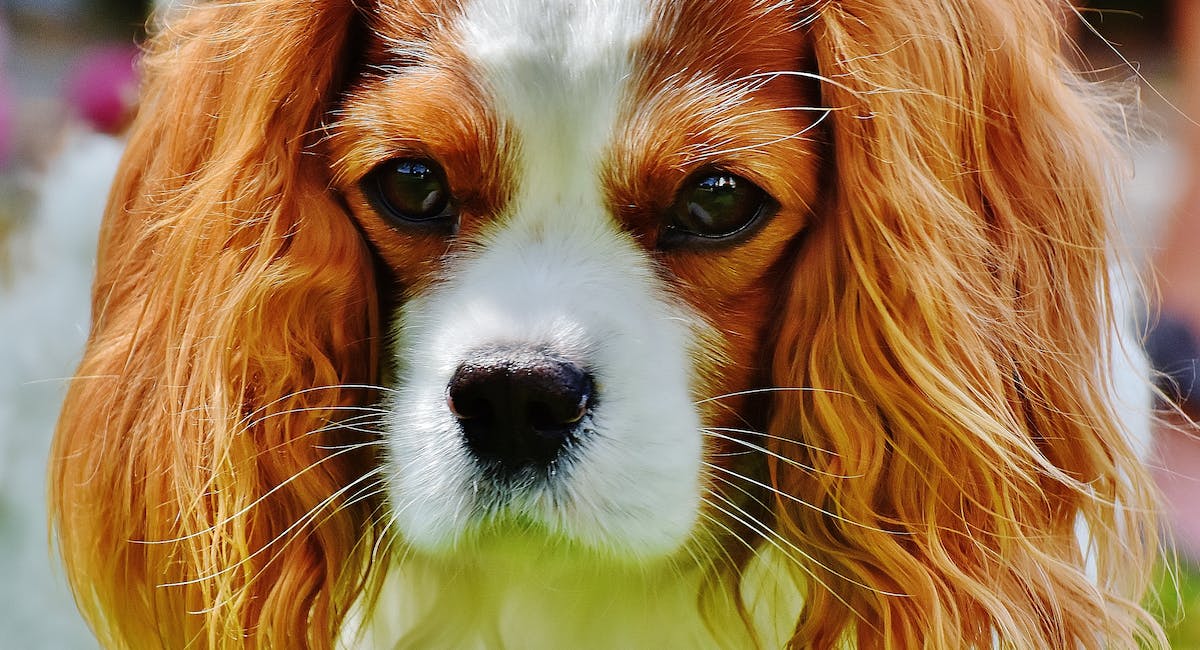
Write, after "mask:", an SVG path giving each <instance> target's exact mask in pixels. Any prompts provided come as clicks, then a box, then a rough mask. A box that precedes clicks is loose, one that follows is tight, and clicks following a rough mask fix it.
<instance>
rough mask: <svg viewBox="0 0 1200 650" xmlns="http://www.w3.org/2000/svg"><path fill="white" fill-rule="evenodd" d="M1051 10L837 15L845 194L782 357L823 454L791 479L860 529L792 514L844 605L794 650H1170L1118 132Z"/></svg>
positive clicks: (937, 7)
mask: <svg viewBox="0 0 1200 650" xmlns="http://www.w3.org/2000/svg"><path fill="white" fill-rule="evenodd" d="M1049 4H1050V3H1047V2H1045V1H1044V0H1003V1H1000V0H996V1H993V0H988V1H986V2H967V1H963V0H960V1H955V2H944V1H934V0H912V1H908V2H891V1H882V0H834V1H831V2H827V3H822V5H821V8H820V9H819V14H818V16H817V19H816V21H815V23H814V25H813V29H814V32H813V34H814V43H815V45H814V47H815V51H816V53H817V58H818V66H819V69H820V73H821V75H822V76H823V78H824V81H823V82H822V93H823V96H824V101H825V105H826V106H829V107H831V108H832V111H833V112H832V115H831V119H832V124H833V126H832V127H831V133H832V141H833V143H832V149H833V158H834V164H835V165H836V172H835V173H834V174H833V175H832V177H833V181H832V182H833V183H835V184H836V188H835V189H834V190H833V192H834V196H833V198H832V204H833V205H832V208H831V209H830V210H828V211H827V212H826V213H824V214H822V215H821V216H820V217H819V219H818V221H820V223H818V224H817V225H815V226H814V231H813V233H812V235H811V239H810V241H809V242H808V243H807V244H806V252H804V253H803V254H802V256H801V258H800V259H798V260H797V261H796V267H795V274H794V279H793V282H792V286H791V292H790V295H789V297H788V298H787V300H788V307H787V314H788V316H787V318H786V319H785V323H784V325H783V331H782V333H781V334H780V337H779V340H778V344H777V348H776V350H775V378H774V380H775V382H776V385H778V386H804V387H810V388H811V390H806V391H805V392H794V393H787V394H785V395H783V396H781V397H780V398H779V399H778V401H777V403H776V409H775V412H774V415H773V423H772V427H773V429H772V430H773V431H774V432H775V433H777V434H779V432H787V433H786V435H787V436H788V437H795V436H800V437H801V439H803V440H804V441H805V442H806V443H807V444H809V445H812V447H813V448H816V449H821V450H823V451H811V452H808V456H807V457H805V458H803V459H802V463H803V464H805V465H809V466H811V467H812V468H814V470H815V471H812V472H796V471H795V470H792V469H790V467H789V466H787V465H784V464H783V463H779V462H774V463H773V467H772V469H771V472H772V480H773V481H774V484H775V487H777V488H778V489H780V490H781V491H783V492H785V493H788V494H793V495H798V496H800V497H802V498H806V499H815V500H817V503H816V505H817V506H819V508H820V509H823V510H826V511H829V512H833V513H836V514H837V515H839V516H840V518H834V517H829V516H826V515H823V514H822V513H821V512H820V511H819V510H818V509H814V508H807V509H806V508H799V507H796V505H795V504H794V503H792V502H789V501H788V500H785V499H782V498H781V499H778V500H777V504H776V511H777V528H778V529H779V530H780V531H781V533H782V534H783V535H785V536H786V537H787V538H789V539H791V540H793V541H794V542H795V543H796V544H797V546H799V547H801V548H804V549H805V550H807V551H810V552H811V554H812V556H813V558H812V559H811V560H810V561H808V562H807V564H808V566H807V567H806V568H807V570H809V571H812V572H813V574H814V575H816V576H818V577H820V578H821V581H823V582H824V583H825V584H827V585H829V588H828V589H825V588H819V585H814V584H812V582H813V581H809V584H810V588H809V589H808V590H807V591H806V594H805V604H804V609H803V611H802V612H801V615H800V618H799V620H798V621H797V623H796V627H795V630H794V637H793V639H792V644H793V645H794V646H795V647H801V648H809V647H842V644H843V643H844V642H846V641H850V642H851V643H850V645H856V647H890V648H915V647H927V648H968V647H972V648H993V647H997V646H996V640H997V638H998V639H1001V640H1002V641H1001V645H1000V647H1013V648H1079V647H1088V648H1093V647H1097V648H1098V647H1103V648H1136V647H1138V639H1139V638H1142V639H1147V640H1149V641H1150V642H1151V643H1161V642H1162V641H1161V632H1160V631H1159V629H1158V627H1157V626H1156V624H1155V623H1154V622H1153V621H1152V620H1150V618H1149V617H1148V616H1147V615H1146V614H1145V613H1144V612H1143V611H1142V610H1141V609H1140V607H1139V603H1138V599H1139V598H1140V597H1141V595H1142V594H1143V593H1144V589H1145V587H1146V580H1147V578H1146V573H1147V567H1148V566H1149V565H1150V564H1151V563H1152V562H1153V558H1154V556H1155V551H1156V541H1155V539H1156V529H1155V527H1154V522H1153V519H1152V516H1151V514H1150V513H1151V511H1152V503H1153V499H1152V492H1153V491H1152V489H1151V488H1150V487H1149V482H1148V479H1147V478H1146V475H1145V473H1144V471H1143V469H1142V468H1141V466H1140V464H1139V463H1138V461H1137V458H1136V456H1135V454H1134V452H1133V451H1132V450H1131V448H1130V445H1129V444H1128V442H1127V441H1126V439H1125V437H1124V435H1123V432H1122V431H1121V427H1120V424H1119V423H1118V422H1117V417H1116V415H1115V414H1114V412H1113V408H1112V406H1111V405H1110V400H1108V399H1106V397H1107V396H1108V395H1109V394H1110V393H1109V387H1108V386H1107V383H1106V382H1107V377H1108V372H1107V370H1108V368H1109V363H1110V360H1109V359H1106V358H1105V355H1106V350H1107V349H1108V346H1107V343H1106V340H1107V338H1106V337H1107V336H1108V335H1109V332H1110V329H1109V328H1110V327H1111V325H1112V322H1113V321H1112V319H1113V314H1112V313H1111V306H1110V304H1109V300H1108V298H1107V262H1108V260H1107V258H1106V256H1107V255H1108V253H1109V250H1110V224H1109V222H1108V215H1107V205H1106V197H1107V196H1108V193H1109V192H1108V189H1107V188H1108V187H1109V182H1110V181H1111V180H1112V178H1111V175H1110V172H1111V170H1110V169H1109V164H1110V162H1111V161H1112V160H1113V159H1114V153H1115V152H1114V149H1113V145H1112V143H1113V139H1112V137H1111V136H1112V133H1111V132H1110V130H1109V128H1108V124H1107V123H1106V119H1105V117H1104V116H1103V115H1102V113H1103V111H1102V110H1100V109H1099V107H1100V106H1103V105H1104V103H1103V102H1100V101H1097V100H1099V98H1098V97H1096V96H1095V94H1094V93H1092V92H1091V91H1089V90H1088V89H1085V88H1083V86H1084V84H1082V83H1081V82H1080V81H1079V80H1078V79H1077V78H1075V77H1074V75H1072V73H1071V72H1069V69H1068V66H1067V65H1066V64H1065V63H1064V61H1063V59H1062V57H1061V56H1060V53H1059V39H1060V36H1061V34H1060V33H1059V31H1058V27H1057V23H1056V21H1054V20H1053V19H1052V16H1051V13H1050V11H1051V9H1050V8H1049ZM781 435H782V434H781ZM775 447H776V448H775V451H776V452H779V453H781V454H784V453H786V454H789V455H791V456H795V455H796V451H795V449H794V446H790V447H789V446H785V445H781V444H776V445H775ZM1077 521H1082V522H1085V523H1086V525H1087V527H1088V529H1090V531H1091V533H1092V535H1093V537H1094V541H1093V545H1092V546H1091V547H1090V548H1085V547H1083V544H1082V543H1081V541H1080V537H1079V536H1077ZM846 522H854V524H857V525H852V524H849V523H846ZM1085 556H1086V557H1087V558H1088V559H1086V560H1085ZM1089 560H1090V561H1091V562H1094V566H1095V572H1096V575H1095V576H1092V577H1089V575H1088V570H1087V569H1086V568H1085V565H1086V564H1087V562H1088V561H1089ZM851 581H853V582H856V583H859V584H853V583H852V582H851ZM860 585H865V586H867V587H869V588H870V589H864V588H863V586H860ZM897 594H899V595H897Z"/></svg>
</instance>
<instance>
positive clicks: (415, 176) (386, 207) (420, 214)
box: [362, 158, 451, 223]
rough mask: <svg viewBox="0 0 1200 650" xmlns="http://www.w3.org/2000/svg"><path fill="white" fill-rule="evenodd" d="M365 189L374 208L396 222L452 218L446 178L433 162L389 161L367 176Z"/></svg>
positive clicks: (401, 159) (406, 159)
mask: <svg viewBox="0 0 1200 650" xmlns="http://www.w3.org/2000/svg"><path fill="white" fill-rule="evenodd" d="M362 189H363V193H365V194H366V196H367V199H368V200H370V201H371V203H372V204H373V205H374V206H375V209H376V210H378V211H380V212H381V213H383V215H384V216H386V217H389V218H391V219H393V220H398V221H406V222H414V223H425V222H431V221H436V220H440V219H443V218H446V217H449V216H451V211H450V209H449V208H450V187H449V185H448V184H447V183H446V175H445V173H444V172H442V168H441V167H440V166H438V164H437V163H435V162H433V161H432V160H427V159H423V158H398V159H395V160H389V161H387V162H385V163H383V164H382V165H379V166H378V167H376V168H375V169H373V170H371V173H369V174H367V176H366V178H364V179H363V183H362Z"/></svg>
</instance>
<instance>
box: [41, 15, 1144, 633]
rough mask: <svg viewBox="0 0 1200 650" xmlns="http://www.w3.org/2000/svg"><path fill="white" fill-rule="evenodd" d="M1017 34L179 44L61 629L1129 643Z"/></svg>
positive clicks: (1075, 219) (1115, 446) (72, 464)
mask: <svg viewBox="0 0 1200 650" xmlns="http://www.w3.org/2000/svg"><path fill="white" fill-rule="evenodd" d="M1052 4H1053V3H1049V2H1046V1H1045V0H986V1H985V0H941V1H938V2H934V1H933V0H911V1H910V2H903V3H900V2H877V1H875V0H817V1H808V2H804V1H796V2H786V1H784V2H774V1H766V0H733V1H730V2H723V3H712V2H701V1H699V0H655V1H649V2H647V1H636V2H635V1H633V0H612V1H610V2H604V3H600V2H573V1H571V0H410V1H405V2H392V1H390V0H379V1H374V2H360V3H354V2H346V1H344V0H312V1H311V2H304V3H297V2H279V1H278V0H247V1H242V2H214V3H204V4H199V5H197V6H195V7H192V8H190V9H187V10H184V11H182V12H181V13H179V15H177V16H175V17H173V18H172V19H171V20H169V21H168V22H167V23H166V25H165V26H164V27H160V28H159V29H158V30H157V31H156V35H155V36H154V37H153V38H152V39H151V40H150V42H149V44H148V45H147V54H146V57H145V59H144V64H143V65H144V74H145V82H144V87H143V90H142V99H141V104H140V107H139V112H138V117H137V119H136V121H135V123H134V125H133V127H132V132H131V134H130V136H129V138H130V139H129V144H128V149H127V151H126V153H125V156H124V159H123V162H122V163H121V167H120V170H119V172H118V175H117V178H116V181H115V184H114V190H113V194H112V195H111V198H110V201H109V205H108V210H107V214H106V217H105V221H104V224H103V226H102V232H101V240H100V246H99V256H98V263H97V265H98V268H97V279H96V282H95V285H94V289H93V298H92V314H93V324H92V326H91V331H90V335H89V339H88V343H87V348H86V351H85V354H84V357H83V361H82V363H81V364H80V367H79V369H78V372H77V377H76V379H75V380H74V381H73V382H72V384H71V386H70V390H69V394H68V396H67V398H66V403H65V406H64V408H63V411H62V414H61V418H60V422H59V426H58V429H57V432H56V437H55V441H54V447H53V450H52V460H51V476H50V483H51V497H50V498H51V504H52V522H53V528H54V532H55V534H56V536H57V540H58V543H59V545H60V549H61V554H62V557H63V559H64V562H65V564H66V567H67V570H68V575H69V579H70V581H71V583H72V585H73V589H74V591H75V594H76V597H77V600H78V602H79V605H80V607H81V609H82V611H83V612H84V614H85V616H86V617H87V618H88V620H89V621H90V623H91V625H92V627H93V629H94V631H95V632H96V634H97V636H98V637H99V639H100V641H101V643H103V644H104V645H105V646H108V647H129V648H150V647H167V648H180V647H238V648H241V647H267V648H280V647H288V648H293V647H295V648H299V647H312V648H332V647H353V646H361V647H406V648H407V647H412V648H472V647H481V648H500V647H510V648H567V647H572V648H577V647H597V648H617V647H622V648H635V647H637V648H640V647H673V648H692V647H696V648H700V647H722V648H743V647H745V648H753V647H783V646H787V647H795V648H827V647H861V648H875V647H879V648H885V647H886V648H906V647H930V648H968V647H971V648H992V647H1014V648H1077V647H1089V648H1091V647H1104V648H1135V647H1139V644H1141V643H1148V644H1151V645H1154V644H1162V643H1163V641H1162V634H1161V631H1160V630H1159V628H1158V627H1157V625H1156V624H1155V622H1154V621H1153V620H1152V618H1151V617H1150V616H1149V615H1148V614H1147V613H1146V612H1145V611H1144V610H1143V609H1142V608H1141V607H1140V606H1139V601H1140V599H1141V597H1142V596H1143V594H1144V591H1145V589H1146V586H1147V582H1148V577H1147V574H1148V567H1149V566H1150V565H1151V564H1152V563H1153V560H1154V558H1155V556H1156V552H1157V549H1156V541H1155V540H1156V524H1155V522H1154V519H1153V515H1152V512H1153V505H1154V504H1153V490H1152V488H1151V487H1150V481H1149V479H1148V478H1147V476H1146V473H1145V471H1144V469H1143V468H1142V465H1141V463H1140V461H1139V457H1138V453H1137V450H1136V449H1135V445H1134V444H1133V441H1132V440H1131V436H1130V435H1129V432H1128V431H1127V430H1126V428H1125V426H1124V425H1123V423H1122V419H1121V417H1120V415H1119V413H1118V411H1119V405H1118V398H1119V396H1118V395H1116V391H1115V389H1114V387H1113V382H1112V380H1111V378H1112V377H1113V376H1114V373H1115V372H1117V371H1116V368H1118V367H1119V366H1120V365H1121V364H1122V363H1123V362H1122V360H1121V359H1120V358H1119V357H1121V356H1122V354H1123V353H1122V352H1121V347H1120V346H1119V345H1117V344H1115V343H1114V338H1113V337H1114V336H1115V335H1114V334H1113V332H1114V326H1113V324H1114V323H1115V322H1116V321H1117V318H1116V316H1115V315H1114V313H1113V308H1112V304H1111V302H1112V301H1111V299H1110V297H1109V296H1110V290H1109V284H1110V283H1109V277H1110V273H1111V263H1110V250H1111V248H1112V241H1113V237H1114V235H1113V228H1112V225H1111V224H1110V223H1109V221H1110V220H1109V217H1108V205H1107V200H1108V198H1107V197H1108V193H1109V192H1108V189H1107V188H1108V187H1109V184H1110V179H1111V174H1112V171H1113V166H1112V161H1113V160H1115V159H1116V157H1117V153H1116V149H1115V146H1114V144H1113V143H1114V141H1115V139H1114V133H1113V130H1112V129H1111V127H1110V125H1111V124H1112V120H1111V113H1112V109H1113V106H1114V104H1113V103H1112V102H1111V101H1110V100H1109V99H1106V98H1105V96H1104V94H1103V93H1102V92H1101V91H1098V90H1097V89H1095V88H1091V87H1089V86H1088V84H1086V83H1084V82H1083V81H1081V80H1080V79H1079V78H1078V77H1077V76H1076V75H1074V74H1073V73H1072V72H1071V71H1070V67H1069V66H1068V64H1067V63H1066V62H1065V60H1064V57H1063V56H1062V55H1061V53H1060V40H1061V36H1062V34H1061V31H1062V30H1061V27H1060V25H1059V23H1058V22H1057V20H1056V16H1057V13H1056V12H1057V11H1058V8H1057V7H1055V6H1052ZM1080 531H1084V534H1080Z"/></svg>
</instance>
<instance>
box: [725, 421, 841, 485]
mask: <svg viewBox="0 0 1200 650" xmlns="http://www.w3.org/2000/svg"><path fill="white" fill-rule="evenodd" d="M703 432H704V434H705V435H708V436H712V437H714V438H720V439H722V440H728V441H729V442H733V443H736V444H739V445H742V446H744V447H749V448H750V449H753V450H755V451H758V452H761V453H764V454H766V455H768V456H770V457H772V458H775V459H778V460H780V461H782V462H784V463H786V464H788V465H791V466H792V467H795V468H797V469H802V470H804V471H807V472H812V473H813V474H817V475H819V476H828V477H829V478H837V479H856V478H862V477H863V475H862V474H856V475H844V474H834V473H832V472H826V471H824V470H820V469H817V468H815V467H811V466H809V465H805V464H804V463H801V462H798V461H795V460H792V459H791V458H788V457H787V456H783V455H781V454H777V453H775V452H773V451H771V450H770V449H767V448H766V447H763V446H762V445H756V444H754V443H753V442H750V441H748V440H740V439H738V438H734V437H733V436H727V435H725V434H723V433H720V432H719V431H714V430H712V429H703Z"/></svg>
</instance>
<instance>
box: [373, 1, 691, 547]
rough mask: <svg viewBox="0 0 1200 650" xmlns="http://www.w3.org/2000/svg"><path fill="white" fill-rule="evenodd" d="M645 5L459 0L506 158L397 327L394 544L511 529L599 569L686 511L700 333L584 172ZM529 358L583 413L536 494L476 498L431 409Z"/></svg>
mask: <svg viewBox="0 0 1200 650" xmlns="http://www.w3.org/2000/svg"><path fill="white" fill-rule="evenodd" d="M644 11H645V8H644V5H643V3H634V2H612V3H605V4H603V5H601V4H599V3H590V2H574V1H573V0H544V1H543V2H517V1H515V0H476V1H475V2H472V3H470V4H468V6H467V7H466V9H465V12H464V15H463V18H462V24H461V26H460V29H461V35H462V47H463V50H464V52H465V53H466V54H467V56H468V58H469V59H470V60H471V61H472V63H473V65H474V67H475V68H476V70H477V71H478V72H479V73H480V74H481V75H482V81H483V85H484V87H485V89H486V90H487V91H489V92H490V93H491V95H492V100H493V102H494V107H495V110H497V112H498V113H499V115H500V116H501V118H502V119H503V121H504V123H505V124H506V125H508V128H509V129H510V132H509V133H508V135H509V136H510V137H512V138H513V139H514V142H515V143H516V145H517V147H516V150H517V151H518V152H519V153H518V155H517V156H516V160H515V161H514V164H515V165H516V169H515V170H514V173H513V177H514V178H515V179H516V187H515V193H514V198H513V200H512V202H511V204H510V205H509V206H508V209H507V212H506V213H505V214H503V215H498V217H497V219H496V221H495V224H494V227H493V228H492V230H491V231H490V232H489V233H488V235H487V237H486V241H484V242H482V244H481V245H480V246H478V247H477V249H476V250H474V251H472V252H470V253H467V254H464V255H462V256H461V257H459V258H458V259H456V260H453V261H451V262H450V264H449V266H448V272H447V276H448V279H447V280H446V281H445V282H443V283H441V284H439V285H437V286H435V287H434V288H433V289H432V290H430V291H429V292H428V293H427V294H426V295H423V296H420V297H417V298H415V299H412V300H409V301H408V302H407V303H406V304H404V305H403V306H402V307H401V308H400V310H399V312H398V314H397V318H396V324H397V325H396V327H397V329H396V332H395V334H396V341H397V346H396V349H395V354H396V361H397V365H398V378H397V393H396V395H395V397H394V399H392V400H391V402H390V405H391V415H390V422H389V427H388V435H387V441H388V449H389V457H390V472H391V475H390V476H389V478H388V482H389V486H390V498H391V502H392V506H393V510H394V516H395V519H396V524H397V527H398V529H399V530H400V532H401V533H402V535H403V536H404V538H405V539H406V541H408V542H409V544H411V545H412V546H414V547H416V548H420V549H423V550H427V551H435V552H436V551H446V550H449V549H451V548H454V547H455V546H457V545H460V544H462V543H464V542H465V541H475V540H478V539H479V538H480V537H481V536H496V535H498V536H500V537H503V536H504V532H503V531H504V530H505V529H506V527H508V526H510V525H511V526H517V527H519V528H521V530H522V531H523V532H522V533H521V535H524V536H526V537H530V536H529V535H528V529H529V528H530V527H532V528H534V529H538V530H541V531H542V532H543V533H544V536H543V537H542V540H543V541H541V542H538V541H536V540H537V539H538V538H537V537H536V536H532V537H531V539H533V540H535V541H532V542H531V543H533V544H545V543H546V542H545V540H548V539H555V540H558V541H559V542H563V543H566V544H568V545H570V546H582V547H584V548H588V549H591V550H592V551H597V552H599V553H600V554H602V555H605V556H610V557H616V558H621V559H625V560H634V561H638V560H644V559H648V558H661V557H663V556H667V555H669V554H671V553H673V552H675V551H677V550H679V548H680V547H681V546H682V545H683V544H684V543H685V542H687V541H688V539H689V537H690V535H691V532H692V529H693V527H694V525H695V522H696V518H697V513H698V511H699V504H700V478H699V477H700V473H701V472H700V467H701V433H700V421H699V416H698V415H697V411H696V408H695V406H694V405H693V403H692V396H691V392H690V390H691V381H692V377H693V375H694V373H693V370H692V367H691V360H690V358H689V354H690V349H691V345H692V344H691V341H692V340H694V338H695V328H696V327H697V324H698V323H699V322H700V319H699V318H697V317H696V316H694V315H693V314H690V313H689V312H687V311H686V310H685V309H684V308H683V307H681V306H680V305H679V301H675V300H672V299H671V297H670V294H669V292H668V291H667V290H666V289H665V288H664V287H663V286H662V284H661V283H660V282H659V281H658V280H657V279H656V277H655V274H654V270H653V267H652V263H651V262H650V261H649V260H648V259H647V257H646V255H645V254H644V253H643V252H641V251H640V249H639V248H638V247H637V246H636V245H635V242H633V241H632V239H630V238H629V237H628V236H627V235H626V234H624V233H622V232H621V231H620V229H619V228H618V227H617V224H616V223H615V221H614V220H613V218H612V216H611V215H610V214H609V210H608V208H607V206H606V204H605V200H604V196H603V193H602V190H601V180H600V169H601V161H602V159H603V156H604V153H605V151H606V148H607V147H608V143H609V141H610V140H611V137H612V134H613V132H614V130H615V128H616V126H617V125H616V119H617V116H618V114H619V113H620V110H619V108H620V105H621V102H622V100H623V99H624V98H625V97H626V92H627V89H626V88H625V86H626V84H627V81H628V80H629V79H630V77H631V71H630V58H631V49H632V47H633V46H634V45H635V44H636V42H637V40H638V38H639V37H640V36H641V34H642V33H643V31H644V30H645V29H646V27H647V18H646V16H645V14H644ZM495 345H526V346H531V347H536V348H540V349H545V350H549V351H552V352H553V353H554V354H556V355H559V356H563V357H566V358H570V359H572V360H573V361H575V362H576V363H578V364H579V365H581V366H582V367H584V368H586V369H588V371H589V372H591V374H592V376H593V378H594V381H595V383H596V397H597V403H596V406H595V407H594V408H593V409H592V410H591V412H590V413H589V415H588V416H587V417H586V418H585V419H584V421H583V422H582V425H581V426H582V431H583V433H582V435H581V436H580V442H579V446H578V448H577V449H576V450H575V451H574V453H573V454H572V460H571V461H570V462H566V463H563V464H562V465H561V467H560V468H559V469H558V470H557V473H556V474H555V475H554V476H552V477H550V479H549V480H548V481H543V482H536V483H534V484H531V485H527V486H524V487H522V488H512V487H511V486H510V487H508V488H506V489H498V488H497V486H495V485H489V484H488V483H489V481H488V479H487V478H486V477H485V476H483V475H481V473H480V471H479V470H478V469H477V468H476V466H475V465H474V463H473V461H472V459H471V457H470V456H469V452H468V451H467V449H466V448H465V447H464V445H463V441H462V437H461V434H460V432H459V429H458V424H457V422H456V420H455V418H454V416H453V415H452V414H451V413H450V411H449V409H448V408H447V406H446V386H447V384H448V382H449V381H450V379H451V377H452V375H453V373H454V371H455V369H456V368H457V367H458V366H459V364H460V363H462V362H463V361H464V360H466V359H467V357H468V355H469V354H470V353H471V352H472V351H474V350H477V349H480V348H483V347H488V346H495Z"/></svg>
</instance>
